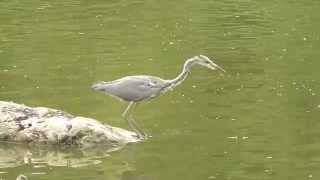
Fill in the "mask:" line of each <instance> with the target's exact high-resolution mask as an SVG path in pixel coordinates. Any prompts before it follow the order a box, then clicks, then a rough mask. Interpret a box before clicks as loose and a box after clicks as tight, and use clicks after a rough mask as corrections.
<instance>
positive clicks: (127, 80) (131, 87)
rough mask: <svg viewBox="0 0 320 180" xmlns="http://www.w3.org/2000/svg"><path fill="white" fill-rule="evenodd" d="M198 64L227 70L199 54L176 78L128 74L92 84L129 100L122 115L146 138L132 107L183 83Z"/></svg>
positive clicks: (95, 88) (187, 61)
mask: <svg viewBox="0 0 320 180" xmlns="http://www.w3.org/2000/svg"><path fill="white" fill-rule="evenodd" d="M196 64H199V65H201V66H204V67H207V68H209V69H212V70H215V69H219V70H221V71H223V72H225V70H224V69H223V68H221V67H220V66H218V65H217V64H215V63H214V62H213V61H212V60H210V59H209V58H208V57H207V56H204V55H199V56H194V57H192V58H189V59H187V60H186V62H185V63H184V65H183V69H182V72H181V73H180V74H179V75H178V76H177V77H176V78H174V79H169V80H166V79H161V78H159V77H156V76H148V75H136V76H126V77H123V78H120V79H117V80H114V81H109V82H104V81H99V82H97V83H95V84H93V85H92V89H94V90H96V91H101V92H104V93H106V94H108V95H111V96H114V97H116V98H119V99H120V100H123V101H127V102H129V104H128V106H127V108H126V109H125V111H124V112H123V113H122V116H123V118H124V119H125V120H126V121H127V122H128V124H129V126H130V127H131V128H132V129H133V130H134V131H135V132H136V133H137V136H138V137H139V138H145V137H146V136H145V133H144V132H143V131H142V130H141V129H140V128H139V127H138V126H137V123H136V122H135V121H134V119H133V118H132V117H131V116H130V115H129V114H130V111H131V109H132V108H133V107H134V106H135V104H136V103H137V102H140V101H143V100H148V99H152V98H155V97H157V96H159V95H160V94H161V93H165V92H167V91H168V90H172V89H173V88H174V87H176V86H177V85H179V84H181V83H182V82H183V81H184V80H185V79H186V78H187V76H188V75H189V74H190V70H191V67H192V66H193V65H196Z"/></svg>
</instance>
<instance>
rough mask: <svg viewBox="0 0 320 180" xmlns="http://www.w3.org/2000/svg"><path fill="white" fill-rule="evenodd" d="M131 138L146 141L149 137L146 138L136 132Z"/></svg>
mask: <svg viewBox="0 0 320 180" xmlns="http://www.w3.org/2000/svg"><path fill="white" fill-rule="evenodd" d="M133 136H134V137H136V138H138V139H140V140H147V139H148V138H149V137H151V136H148V135H147V134H145V133H140V132H136V134H135V135H133Z"/></svg>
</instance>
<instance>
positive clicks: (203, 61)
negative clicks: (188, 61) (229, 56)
mask: <svg viewBox="0 0 320 180" xmlns="http://www.w3.org/2000/svg"><path fill="white" fill-rule="evenodd" d="M193 59H194V62H195V63H197V64H199V65H201V66H205V67H207V68H209V69H212V70H216V69H219V70H221V71H223V72H226V71H225V70H224V69H223V68H222V67H220V66H218V65H217V64H215V63H214V62H213V61H212V60H211V59H209V58H208V57H207V56H204V55H199V56H195V57H194V58H193Z"/></svg>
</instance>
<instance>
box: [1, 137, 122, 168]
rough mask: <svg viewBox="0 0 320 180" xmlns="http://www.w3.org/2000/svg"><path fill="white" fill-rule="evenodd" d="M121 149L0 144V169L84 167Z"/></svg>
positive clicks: (100, 160) (98, 162)
mask: <svg viewBox="0 0 320 180" xmlns="http://www.w3.org/2000/svg"><path fill="white" fill-rule="evenodd" d="M119 149H120V147H117V148H110V147H104V146H102V147H96V148H90V149H83V148H79V147H78V148H77V147H73V148H72V147H65V148H64V147H47V146H36V147H34V146H28V145H23V144H14V143H5V142H2V143H1V144H0V168H11V167H19V166H24V165H30V166H32V167H33V168H44V167H50V166H53V167H72V168H73V167H74V168H76V167H83V166H89V165H95V164H100V163H101V162H102V159H105V158H107V157H109V156H110V154H109V153H110V152H112V151H116V150H119Z"/></svg>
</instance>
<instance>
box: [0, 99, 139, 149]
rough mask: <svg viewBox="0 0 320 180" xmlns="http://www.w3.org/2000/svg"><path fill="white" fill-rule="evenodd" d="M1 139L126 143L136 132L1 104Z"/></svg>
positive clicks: (55, 112)
mask: <svg viewBox="0 0 320 180" xmlns="http://www.w3.org/2000/svg"><path fill="white" fill-rule="evenodd" d="M0 140H2V141H14V142H23V143H37V144H67V145H80V146H86V145H95V144H110V145H115V144H126V143H129V142H137V141H139V138H137V135H136V133H134V132H131V131H127V130H124V129H121V128H117V127H112V126H110V125H107V124H102V123H100V122H98V121H96V120H94V119H91V118H85V117H79V116H73V115H71V114H68V113H66V112H63V111H59V110H55V109H50V108H45V107H28V106H25V105H21V104H16V103H12V102H5V101H0Z"/></svg>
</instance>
